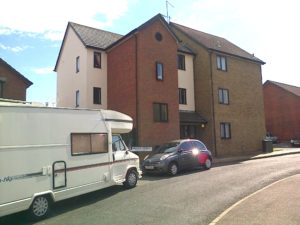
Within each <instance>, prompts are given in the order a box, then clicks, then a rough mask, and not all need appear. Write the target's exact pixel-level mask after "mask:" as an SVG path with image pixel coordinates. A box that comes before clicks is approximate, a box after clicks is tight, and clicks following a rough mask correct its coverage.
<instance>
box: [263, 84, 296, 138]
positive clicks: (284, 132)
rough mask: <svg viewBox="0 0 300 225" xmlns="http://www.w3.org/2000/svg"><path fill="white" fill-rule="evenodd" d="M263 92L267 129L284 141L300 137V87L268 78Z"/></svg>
mask: <svg viewBox="0 0 300 225" xmlns="http://www.w3.org/2000/svg"><path fill="white" fill-rule="evenodd" d="M263 93H264V103H265V116H266V128H267V131H268V132H271V133H272V134H273V135H275V136H277V137H278V140H279V141H283V142H284V141H289V140H291V139H293V138H296V137H300V117H299V115H300V87H296V86H292V85H288V84H283V83H279V82H275V81H270V80H268V81H266V82H265V83H264V85H263Z"/></svg>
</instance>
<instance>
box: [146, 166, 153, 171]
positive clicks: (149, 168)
mask: <svg viewBox="0 0 300 225" xmlns="http://www.w3.org/2000/svg"><path fill="white" fill-rule="evenodd" d="M145 169H146V170H153V169H154V166H145Z"/></svg>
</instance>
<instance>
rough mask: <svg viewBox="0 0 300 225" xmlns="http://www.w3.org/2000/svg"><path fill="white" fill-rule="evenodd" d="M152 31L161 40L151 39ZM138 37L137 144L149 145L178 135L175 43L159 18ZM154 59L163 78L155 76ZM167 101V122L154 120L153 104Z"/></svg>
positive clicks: (153, 36) (153, 37) (176, 137)
mask: <svg viewBox="0 0 300 225" xmlns="http://www.w3.org/2000/svg"><path fill="white" fill-rule="evenodd" d="M156 32H160V33H161V34H162V37H163V38H162V40H161V41H157V40H156V39H155V34H156ZM137 38H138V74H139V76H138V95H139V97H138V99H139V102H138V105H139V121H140V126H139V135H140V144H141V145H144V146H153V145H156V144H160V143H162V142H165V141H169V140H172V139H178V138H179V136H180V134H179V102H178V71H177V43H176V41H175V39H174V38H173V36H171V34H170V33H169V31H168V30H167V29H166V28H165V27H164V25H163V24H162V23H161V22H160V21H156V22H154V23H153V24H151V26H148V27H146V28H145V29H143V30H142V31H141V32H139V33H138V35H137ZM156 61H159V62H161V63H163V65H164V68H163V69H164V79H163V81H158V80H157V79H156ZM154 102H157V103H167V104H168V122H167V123H165V122H154V119H153V103H154Z"/></svg>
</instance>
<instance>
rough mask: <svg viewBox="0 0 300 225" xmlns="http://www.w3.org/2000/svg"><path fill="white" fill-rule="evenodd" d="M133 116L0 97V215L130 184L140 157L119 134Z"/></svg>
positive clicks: (38, 212)
mask: <svg viewBox="0 0 300 225" xmlns="http://www.w3.org/2000/svg"><path fill="white" fill-rule="evenodd" d="M131 129H132V119H131V118H130V117H129V116H127V115H125V114H122V113H119V112H116V111H110V110H87V109H67V108H48V107H34V106H28V105H22V104H14V103H10V104H9V103H1V101H0V216H4V215H8V214H11V213H15V212H19V211H22V210H27V209H29V212H30V213H31V214H32V216H33V217H35V218H37V219H39V218H43V217H45V216H46V215H47V214H48V211H49V205H50V204H51V203H52V202H56V201H60V200H63V199H67V198H70V197H73V196H77V195H81V194H84V193H87V192H91V191H95V190H98V189H101V188H105V187H108V186H112V185H115V184H122V183H123V184H124V186H125V187H127V188H132V187H135V185H136V183H137V180H138V178H140V177H141V170H140V167H139V158H138V156H137V155H135V154H133V153H132V152H130V151H128V148H127V147H126V145H125V144H124V142H123V141H122V138H121V136H120V134H122V133H127V132H130V131H131Z"/></svg>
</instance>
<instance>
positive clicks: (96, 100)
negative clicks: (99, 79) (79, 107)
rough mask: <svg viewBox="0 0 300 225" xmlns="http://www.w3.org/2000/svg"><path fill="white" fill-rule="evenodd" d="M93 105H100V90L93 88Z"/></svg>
mask: <svg viewBox="0 0 300 225" xmlns="http://www.w3.org/2000/svg"><path fill="white" fill-rule="evenodd" d="M93 96H94V101H93V102H94V104H97V105H101V88H98V87H94V89H93Z"/></svg>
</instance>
